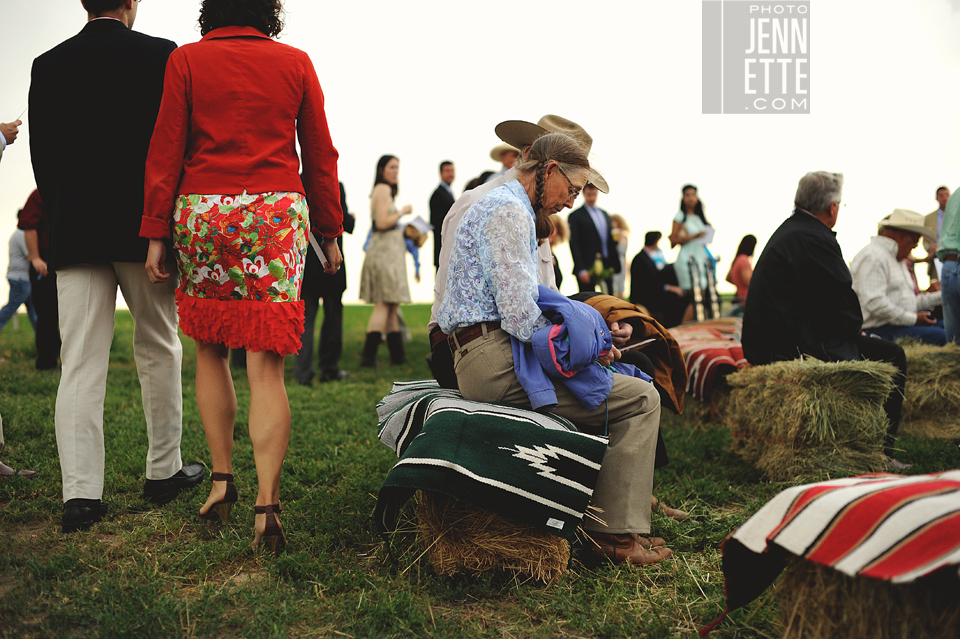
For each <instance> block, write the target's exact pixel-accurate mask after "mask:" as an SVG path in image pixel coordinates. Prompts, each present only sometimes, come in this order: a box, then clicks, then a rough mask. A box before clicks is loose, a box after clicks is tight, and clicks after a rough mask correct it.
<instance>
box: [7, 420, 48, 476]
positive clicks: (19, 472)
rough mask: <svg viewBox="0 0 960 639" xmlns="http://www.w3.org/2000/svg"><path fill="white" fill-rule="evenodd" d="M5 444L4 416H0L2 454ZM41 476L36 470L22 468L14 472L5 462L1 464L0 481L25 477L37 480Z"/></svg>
mask: <svg viewBox="0 0 960 639" xmlns="http://www.w3.org/2000/svg"><path fill="white" fill-rule="evenodd" d="M4 443H5V440H4V439H3V416H2V415H0V453H2V452H3V446H4ZM39 476H40V473H38V472H37V471H35V470H27V469H26V468H22V469H20V470H14V469H13V468H10V467H9V466H7V465H6V464H4V463H3V462H0V480H3V479H10V478H12V477H23V478H24V479H36V478H37V477H39Z"/></svg>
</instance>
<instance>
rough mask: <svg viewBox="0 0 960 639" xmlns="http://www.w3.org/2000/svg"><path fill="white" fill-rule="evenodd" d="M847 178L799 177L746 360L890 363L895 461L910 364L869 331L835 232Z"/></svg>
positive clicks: (754, 287) (764, 266)
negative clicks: (893, 371)
mask: <svg viewBox="0 0 960 639" xmlns="http://www.w3.org/2000/svg"><path fill="white" fill-rule="evenodd" d="M842 191H843V174H842V173H829V172H827V171H816V172H813V173H807V174H806V175H804V176H803V177H802V178H800V183H799V184H798V185H797V193H796V196H795V197H794V205H795V207H796V209H795V210H794V213H793V215H792V216H790V217H788V218H787V219H786V220H785V221H784V222H783V224H781V225H780V227H779V228H778V229H777V230H776V231H775V232H774V234H773V235H772V236H771V237H770V240H769V241H768V242H767V245H766V246H765V247H764V249H763V253H761V254H760V259H759V260H757V267H756V269H754V272H753V277H752V278H751V280H750V290H749V292H748V293H747V308H746V311H745V312H744V315H743V337H742V341H743V354H744V356H745V357H746V358H747V361H749V362H750V363H751V364H753V365H755V366H757V365H761V364H769V363H771V362H779V361H789V360H793V359H797V358H798V357H800V356H802V355H809V356H811V357H815V358H817V359H819V360H823V361H828V362H838V361H853V360H858V359H866V360H874V361H880V362H889V363H891V364H893V365H894V366H895V367H896V368H897V369H898V371H899V372H898V373H897V375H896V377H895V378H894V384H895V387H894V388H893V390H891V391H890V395H888V396H887V399H886V401H885V402H884V405H883V409H884V411H885V412H886V414H887V422H888V429H887V437H886V442H885V452H886V454H887V457H888V463H889V465H890V467H891V468H893V469H895V470H905V469H906V468H908V467H909V464H903V463H901V462H899V461H898V460H897V459H895V458H894V457H893V445H894V443H895V441H896V438H897V430H898V429H899V427H900V413H901V409H902V407H903V390H904V387H905V384H906V379H907V378H906V373H907V358H906V355H905V354H904V352H903V348H901V347H900V346H899V345H897V344H896V343H894V342H889V341H887V340H884V339H880V338H877V337H868V336H866V335H864V334H863V333H862V328H863V316H862V315H861V312H860V301H859V300H858V299H857V294H856V292H854V290H853V277H852V276H851V274H850V269H849V268H847V263H846V262H845V261H844V259H843V254H842V252H841V251H840V244H839V243H837V237H836V233H835V232H834V231H833V230H832V229H833V227H834V226H836V224H837V216H838V214H839V212H840V196H841V194H842Z"/></svg>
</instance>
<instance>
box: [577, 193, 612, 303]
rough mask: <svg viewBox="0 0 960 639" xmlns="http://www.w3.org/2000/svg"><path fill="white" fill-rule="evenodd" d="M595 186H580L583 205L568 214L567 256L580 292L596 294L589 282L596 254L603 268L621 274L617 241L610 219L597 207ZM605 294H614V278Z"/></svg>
mask: <svg viewBox="0 0 960 639" xmlns="http://www.w3.org/2000/svg"><path fill="white" fill-rule="evenodd" d="M596 204H597V187H596V186H594V185H593V184H587V185H586V186H585V187H583V206H581V207H580V208H579V209H577V210H575V211H573V212H571V213H570V216H569V217H568V218H567V222H568V223H569V224H570V253H571V254H572V255H573V274H574V275H575V276H576V277H577V284H579V285H580V292H581V293H583V292H584V291H595V290H596V285H595V284H593V283H592V282H591V280H590V271H591V270H592V269H593V264H594V262H595V261H596V259H597V255H598V254H599V255H600V256H601V257H602V260H603V267H604V268H605V269H611V270H612V271H613V272H614V273H619V272H620V255H619V254H618V253H617V242H616V240H614V239H613V228H612V227H611V226H610V216H609V215H608V214H607V212H606V211H604V210H603V209H601V208H599V207H598V206H596ZM607 292H608V293H609V294H610V295H613V278H612V277H611V278H608V279H607Z"/></svg>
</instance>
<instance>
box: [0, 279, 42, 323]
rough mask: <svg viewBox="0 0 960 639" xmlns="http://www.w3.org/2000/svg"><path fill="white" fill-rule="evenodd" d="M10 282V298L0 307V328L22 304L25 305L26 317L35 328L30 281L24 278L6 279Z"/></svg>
mask: <svg viewBox="0 0 960 639" xmlns="http://www.w3.org/2000/svg"><path fill="white" fill-rule="evenodd" d="M7 282H8V283H9V284H10V298H9V299H8V300H7V305H6V306H4V307H3V308H0V329H2V328H3V327H4V326H6V325H7V322H9V321H10V318H11V317H13V316H14V314H15V313H16V312H17V311H18V310H20V306H21V305H22V304H26V305H27V317H28V318H29V319H30V325H31V326H33V328H34V329H36V328H37V311H36V310H34V308H33V300H32V299H30V282H28V281H25V280H7Z"/></svg>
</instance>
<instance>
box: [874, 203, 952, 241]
mask: <svg viewBox="0 0 960 639" xmlns="http://www.w3.org/2000/svg"><path fill="white" fill-rule="evenodd" d="M923 221H924V220H923V215H921V214H920V213H917V212H916V211H911V210H909V209H893V213H890V214H889V215H887V216H886V217H884V218H883V219H882V220H880V221H879V222H878V223H877V227H878V228H883V227H887V228H892V229H900V230H901V231H906V232H907V233H916V234H917V235H922V236H923V237H925V238H927V239H928V240H930V241H931V242H936V241H937V233H936V231H933V230H931V229H929V228H927V226H926V225H925V224H924V223H923Z"/></svg>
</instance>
